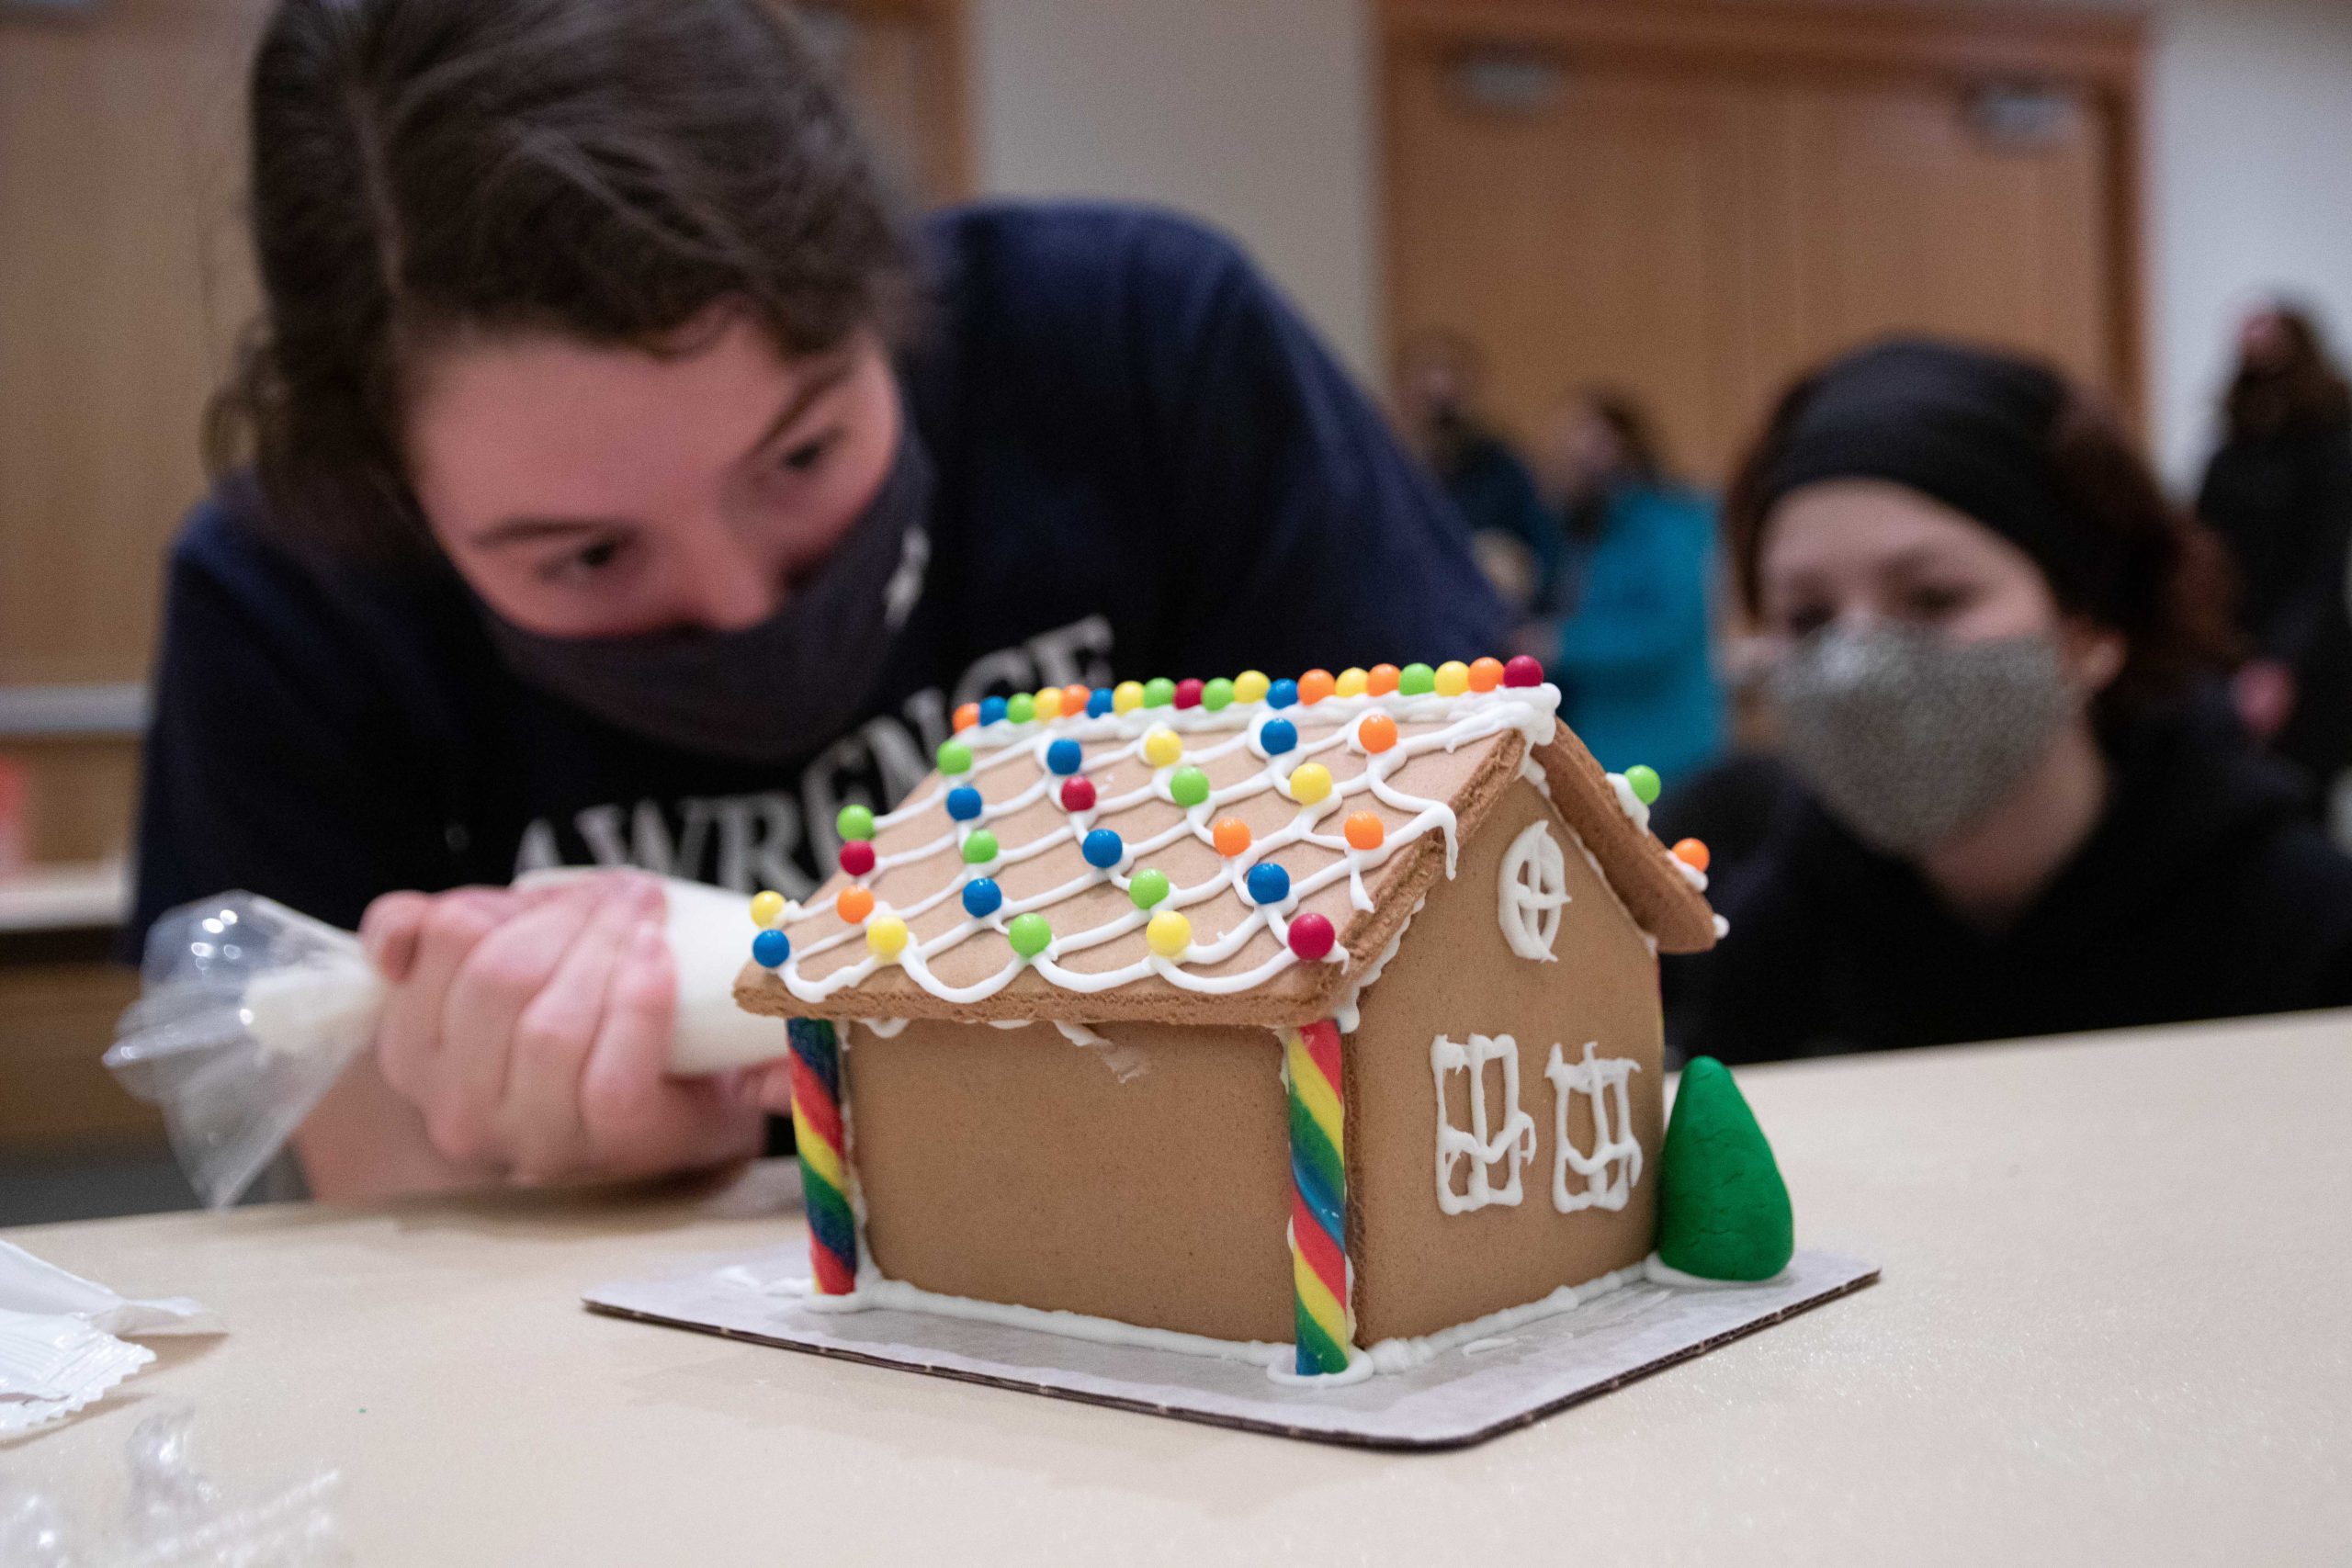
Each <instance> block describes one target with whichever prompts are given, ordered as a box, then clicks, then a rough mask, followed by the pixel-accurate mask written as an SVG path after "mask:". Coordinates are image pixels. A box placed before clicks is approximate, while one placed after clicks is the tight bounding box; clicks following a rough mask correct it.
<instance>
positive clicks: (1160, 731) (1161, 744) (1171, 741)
mask: <svg viewBox="0 0 2352 1568" xmlns="http://www.w3.org/2000/svg"><path fill="white" fill-rule="evenodd" d="M1183 754H1184V742H1183V741H1182V740H1181V739H1178V738H1177V735H1176V732H1175V731H1174V730H1172V729H1170V728H1168V727H1167V726H1166V725H1164V724H1163V725H1160V726H1159V727H1158V728H1155V729H1153V730H1152V732H1151V733H1150V734H1148V735H1147V736H1145V737H1144V738H1143V760H1144V761H1147V762H1149V763H1150V764H1151V765H1152V766H1153V767H1155V768H1165V767H1168V766H1170V765H1171V764H1172V763H1174V761H1176V759H1177V758H1179V757H1181V756H1182V755H1183Z"/></svg>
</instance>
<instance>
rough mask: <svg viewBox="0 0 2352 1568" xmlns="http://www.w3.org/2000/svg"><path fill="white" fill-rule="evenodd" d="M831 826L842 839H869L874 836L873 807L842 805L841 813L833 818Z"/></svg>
mask: <svg viewBox="0 0 2352 1568" xmlns="http://www.w3.org/2000/svg"><path fill="white" fill-rule="evenodd" d="M833 828H834V830H835V831H837V832H839V833H840V834H841V836H842V838H844V839H870V838H872V837H874V808H873V807H870V806H844V807H842V810H841V815H840V816H838V817H836V818H833Z"/></svg>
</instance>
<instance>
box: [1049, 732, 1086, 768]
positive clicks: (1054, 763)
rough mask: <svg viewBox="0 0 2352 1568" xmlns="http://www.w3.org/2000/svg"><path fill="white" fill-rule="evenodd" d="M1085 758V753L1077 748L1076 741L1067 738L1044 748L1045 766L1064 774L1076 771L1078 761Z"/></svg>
mask: <svg viewBox="0 0 2352 1568" xmlns="http://www.w3.org/2000/svg"><path fill="white" fill-rule="evenodd" d="M1085 760H1086V753H1085V752H1083V751H1081V750H1079V748H1078V742H1077V741H1075V740H1071V739H1067V738H1065V739H1060V740H1057V741H1055V742H1054V743H1053V744H1052V745H1051V746H1048V747H1046V766H1047V767H1049V768H1051V769H1053V770H1054V772H1056V773H1061V774H1063V775H1065V776H1067V775H1069V774H1070V773H1076V772H1078V765H1079V763H1080V762H1082V761H1085Z"/></svg>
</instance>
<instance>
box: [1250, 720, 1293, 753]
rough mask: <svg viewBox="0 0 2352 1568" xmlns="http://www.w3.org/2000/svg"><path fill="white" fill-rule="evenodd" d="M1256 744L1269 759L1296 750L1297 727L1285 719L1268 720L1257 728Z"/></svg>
mask: <svg viewBox="0 0 2352 1568" xmlns="http://www.w3.org/2000/svg"><path fill="white" fill-rule="evenodd" d="M1258 744H1259V745H1260V746H1262V747H1264V748H1265V751H1266V755H1267V756H1269V757H1279V756H1281V755H1282V754H1283V752H1285V751H1294V750H1297V749H1298V726H1296V725H1295V724H1293V723H1292V722H1291V721H1290V720H1288V719H1286V718H1270V719H1268V720H1267V721H1266V722H1265V723H1263V724H1261V725H1260V726H1259V727H1258Z"/></svg>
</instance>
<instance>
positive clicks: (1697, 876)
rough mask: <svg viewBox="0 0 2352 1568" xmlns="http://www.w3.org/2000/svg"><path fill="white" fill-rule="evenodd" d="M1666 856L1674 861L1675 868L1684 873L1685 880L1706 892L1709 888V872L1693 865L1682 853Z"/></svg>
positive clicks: (1683, 878)
mask: <svg viewBox="0 0 2352 1568" xmlns="http://www.w3.org/2000/svg"><path fill="white" fill-rule="evenodd" d="M1666 858H1667V859H1668V860H1669V861H1672V862H1673V863H1674V869H1675V870H1677V871H1679V872H1680V873H1681V874H1682V880H1683V881H1685V882H1687V883H1689V884H1690V885H1691V886H1692V887H1694V888H1696V889H1697V890H1698V891H1700V892H1702V893H1704V892H1705V891H1706V890H1707V874H1706V873H1705V872H1703V871H1701V870H1700V869H1699V868H1698V867H1697V866H1695V865H1692V864H1691V863H1690V862H1689V861H1687V860H1684V859H1683V858H1682V857H1681V856H1680V855H1668V856H1667V857H1666Z"/></svg>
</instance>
